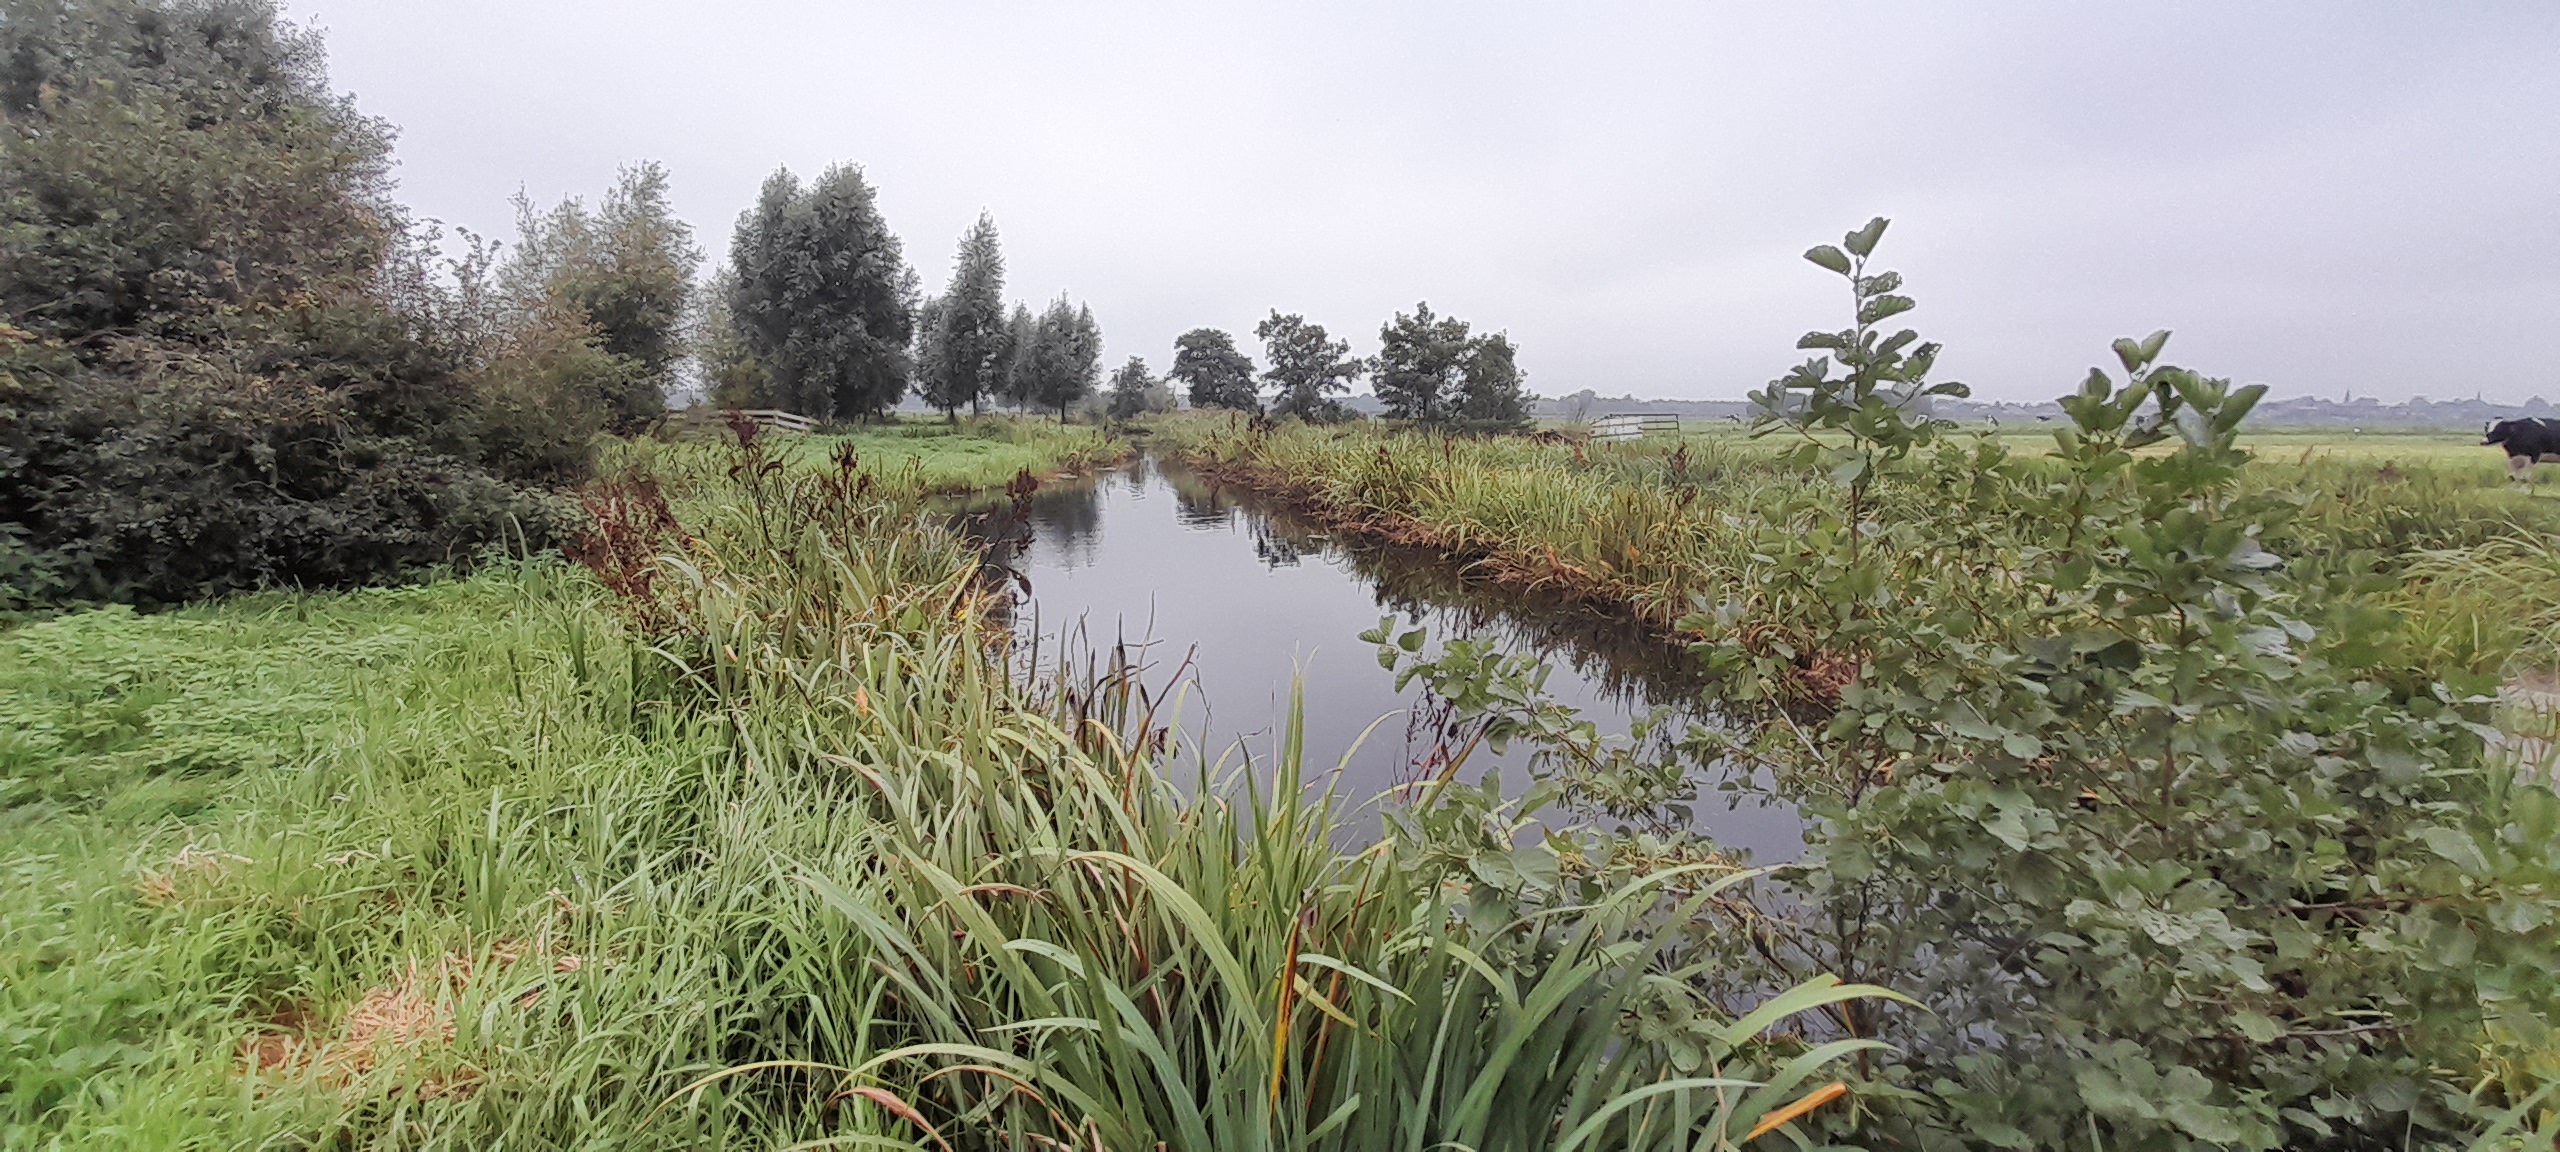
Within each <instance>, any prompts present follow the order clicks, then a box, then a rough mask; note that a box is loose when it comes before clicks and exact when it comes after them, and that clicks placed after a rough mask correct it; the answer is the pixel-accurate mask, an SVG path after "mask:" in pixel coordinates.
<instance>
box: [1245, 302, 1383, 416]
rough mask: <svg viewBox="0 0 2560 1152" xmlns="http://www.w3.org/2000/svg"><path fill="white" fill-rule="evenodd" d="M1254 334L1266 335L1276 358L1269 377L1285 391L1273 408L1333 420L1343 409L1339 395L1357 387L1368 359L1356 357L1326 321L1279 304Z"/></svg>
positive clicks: (1266, 348) (1266, 353)
mask: <svg viewBox="0 0 2560 1152" xmlns="http://www.w3.org/2000/svg"><path fill="white" fill-rule="evenodd" d="M1253 334H1254V335H1256V336H1259V337H1261V338H1262V353H1263V359H1264V360H1266V361H1268V362H1269V363H1270V367H1268V368H1265V369H1264V370H1263V373H1262V377H1263V379H1264V380H1265V381H1266V382H1268V383H1269V384H1270V385H1271V386H1272V387H1273V388H1275V389H1277V390H1278V392H1279V395H1278V396H1277V397H1275V398H1274V399H1273V401H1272V404H1271V410H1272V411H1274V412H1277V413H1279V414H1281V415H1283V416H1296V417H1298V418H1299V419H1302V420H1333V419H1339V418H1340V417H1341V415H1342V402H1341V401H1339V400H1336V399H1334V396H1335V395H1337V394H1339V393H1343V392H1348V391H1350V390H1351V382H1352V381H1353V380H1356V379H1358V378H1359V377H1360V373H1361V371H1362V365H1361V363H1360V361H1358V360H1356V359H1354V358H1352V355H1351V344H1350V342H1349V341H1344V340H1336V339H1333V338H1332V336H1331V335H1330V334H1328V333H1327V332H1326V331H1325V330H1324V325H1322V324H1310V323H1308V322H1307V319H1306V317H1304V316H1299V315H1296V314H1294V313H1290V314H1285V315H1284V314H1282V313H1281V312H1280V311H1278V310H1277V309H1274V310H1273V311H1272V313H1271V315H1270V316H1269V317H1268V318H1266V319H1265V320H1263V322H1262V323H1260V324H1257V325H1255V326H1254V329H1253Z"/></svg>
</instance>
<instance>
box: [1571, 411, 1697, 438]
mask: <svg viewBox="0 0 2560 1152" xmlns="http://www.w3.org/2000/svg"><path fill="white" fill-rule="evenodd" d="M1679 434H1680V418H1679V417H1678V416H1669V415H1664V416H1651V415H1644V414H1640V413H1634V412H1622V413H1616V414H1613V415H1608V416H1603V417H1601V418H1599V419H1597V420H1594V421H1592V422H1591V438H1592V439H1594V440H1637V439H1642V438H1644V437H1646V436H1657V435H1659V436H1677V435H1679Z"/></svg>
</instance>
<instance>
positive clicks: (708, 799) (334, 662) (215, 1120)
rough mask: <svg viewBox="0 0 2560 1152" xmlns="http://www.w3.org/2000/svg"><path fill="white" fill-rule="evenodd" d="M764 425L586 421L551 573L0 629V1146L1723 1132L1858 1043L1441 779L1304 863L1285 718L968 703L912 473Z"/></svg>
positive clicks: (1224, 1141)
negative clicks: (1701, 964)
mask: <svg viewBox="0 0 2560 1152" xmlns="http://www.w3.org/2000/svg"><path fill="white" fill-rule="evenodd" d="M916 439H917V440H919V441H923V442H925V443H926V444H931V443H932V441H934V440H935V439H938V438H935V437H924V436H919V437H916ZM767 448H770V449H773V450H774V453H775V454H787V455H788V456H789V458H790V460H791V462H790V463H787V464H786V465H785V466H784V467H782V468H780V469H770V470H769V469H766V468H765V467H763V465H764V464H765V463H767V462H768V461H770V460H772V459H774V455H769V454H766V452H765V450H766V449H767ZM724 453H725V454H724ZM813 455H814V449H813V446H810V445H805V444H802V445H795V444H791V443H789V442H788V441H776V442H771V443H761V444H759V445H757V446H754V447H750V448H746V449H737V448H730V449H716V450H715V449H713V448H710V447H696V446H685V447H682V448H678V449H673V450H670V449H666V448H664V447H662V446H645V445H635V446H633V447H632V448H631V449H630V450H629V451H628V452H627V454H625V455H624V456H622V458H621V459H620V460H619V461H618V462H617V463H616V465H615V472H614V473H613V474H612V476H611V477H610V478H609V479H608V481H606V482H605V483H603V484H601V485H599V486H597V487H595V488H593V489H591V490H589V491H588V493H587V494H586V499H587V501H588V504H589V507H590V509H591V510H592V511H593V512H594V514H595V516H596V517H597V521H598V524H599V531H598V532H597V534H596V536H595V537H594V538H592V539H591V540H590V541H588V543H587V544H586V545H584V546H583V547H582V548H581V550H580V552H579V555H580V557H581V561H582V562H581V563H577V564H572V563H564V562H562V561H561V560H559V559H556V558H546V557H536V558H532V559H527V560H520V561H508V562H498V563H492V564H489V565H486V566H484V567H482V568H481V569H480V570H479V571H478V572H477V573H476V574H474V575H471V576H469V577H467V578H459V579H445V580H439V581H435V582H432V583H429V584H426V585H424V586H419V587H412V588H402V589H384V590H372V591H358V592H347V593H329V594H308V595H304V594H273V595H264V596H254V597H244V598H237V599H233V600H228V601H223V602H219V603H210V604H204V605H198V606H195V607H190V608H186V609H182V610H177V611H171V612H166V613H161V614H156V615H138V614H135V613H133V612H131V611H128V610H124V609H109V610H98V611H85V612H74V613H69V614H65V615H61V616H57V617H54V618H51V619H47V620H42V621H37V622H26V623H20V624H18V625H15V626H13V627H10V628H8V629H7V630H6V631H0V827H4V828H5V829H6V833H5V837H0V843H5V847H0V869H5V874H6V875H7V876H8V878H9V882H8V884H7V885H6V886H5V888H0V1146H7V1147H38V1146H44V1147H51V1146H61V1147H74V1146H82V1147H105V1146H112V1147H118V1148H208V1149H209V1148H224V1149H229V1148H251V1147H314V1146H331V1147H368V1148H372V1147H382V1148H447V1147H450V1148H475V1149H476V1148H495V1147H512V1148H525V1147H533V1148H553V1147H558V1148H573V1147H592V1148H599V1149H601V1148H614V1149H626V1148H725V1147H755V1148H775V1147H891V1148H1012V1147H1030V1146H1035V1145H1036V1146H1042V1147H1075V1148H1093V1149H1100V1148H1149V1147H1164V1148H1178V1149H1186V1150H1194V1152H1209V1150H1211V1149H1218V1150H1226V1152H1232V1150H1236V1149H1253V1148H1313V1149H1337V1148H1338V1149H1346V1150H1347V1149H1370V1148H1384V1147H1395V1148H1410V1149H1416V1150H1419V1149H1425V1148H1430V1147H1440V1146H1448V1145H1450V1144H1453V1143H1455V1144H1463V1145H1465V1146H1468V1147H1474V1148H1480V1149H1486V1150H1488V1152H1490V1150H1495V1149H1509V1150H1516V1152H1529V1150H1531V1149H1540V1148H1549V1147H1555V1146H1557V1145H1558V1141H1559V1139H1560V1137H1561V1136H1570V1137H1572V1139H1571V1140H1569V1141H1565V1142H1567V1143H1578V1144H1583V1145H1585V1146H1600V1147H1611V1148H1627V1147H1632V1148H1666V1149H1668V1148H1692V1147H1718V1148H1722V1147H1734V1146H1737V1145H1739V1144H1740V1143H1741V1142H1742V1141H1743V1139H1744V1137H1745V1135H1746V1133H1748V1132H1750V1130H1751V1129H1752V1128H1753V1125H1754V1123H1755V1121H1757V1120H1760V1119H1761V1118H1763V1117H1764V1116H1770V1115H1772V1114H1774V1113H1776V1112H1777V1110H1779V1109H1780V1108H1781V1107H1782V1106H1784V1105H1787V1104H1788V1103H1789V1102H1790V1101H1791V1100H1794V1099H1797V1098H1798V1097H1799V1096H1801V1095H1803V1094H1804V1093H1805V1092H1806V1090H1807V1089H1808V1088H1810V1087H1812V1086H1813V1085H1818V1084H1821V1083H1822V1082H1823V1081H1824V1080H1826V1079H1828V1078H1829V1077H1831V1076H1832V1075H1835V1074H1839V1073H1841V1072H1844V1071H1846V1070H1847V1069H1846V1067H1845V1065H1843V1064H1842V1063H1841V1061H1842V1059H1843V1058H1844V1057H1848V1056H1852V1055H1854V1054H1855V1053H1856V1052H1858V1051H1859V1050H1861V1049H1864V1048H1867V1047H1870V1045H1865V1044H1849V1045H1845V1046H1844V1045H1838V1044H1834V1045H1828V1046H1817V1045H1816V1044H1814V1043H1812V1042H1809V1041H1808V1040H1806V1039H1805V1038H1804V1037H1803V1035H1801V1033H1800V1032H1799V1031H1798V1030H1796V1029H1795V1028H1793V1027H1791V1026H1788V1024H1787V1022H1788V1021H1789V1020H1790V1019H1792V1018H1795V1017H1796V1015H1797V1014H1798V1013H1802V1012H1806V1011H1813V1012H1820V1011H1824V1010H1827V1009H1830V1008H1833V1007H1836V1006H1837V1005H1838V1004H1840V1003H1842V1002H1844V1001H1846V1000H1849V999H1853V998H1856V997H1859V996H1864V995H1869V994H1873V990H1868V989H1860V988H1856V987H1844V986H1838V985H1837V984H1836V982H1823V981H1814V982H1808V983H1807V984H1805V985H1804V986H1803V987H1801V988H1798V989H1794V990H1792V991H1790V990H1787V989H1783V988H1777V989H1766V988H1764V989H1759V990H1757V994H1756V995H1754V996H1753V997H1751V998H1750V999H1751V1000H1757V999H1758V998H1759V997H1760V996H1762V995H1776V996H1778V997H1779V999H1780V1000H1781V1001H1783V1002H1772V1003H1770V1004H1769V1005H1768V1006H1767V1008H1766V1009H1765V1010H1763V1011H1760V1012H1757V1013H1753V1014H1750V1015H1748V1016H1740V1014H1739V1013H1738V1012H1736V1011H1734V1010H1732V1009H1733V1006H1735V1005H1737V1004H1741V1005H1744V1006H1747V1005H1748V1003H1749V1002H1750V1001H1749V1000H1735V999H1731V998H1725V997H1717V996H1711V995H1710V990H1709V989H1707V988H1705V987H1702V986H1701V987H1692V986H1690V985H1687V984H1683V983H1681V982H1678V981H1671V982H1664V981H1658V980H1641V979H1635V978H1634V977H1635V975H1637V974H1638V973H1640V972H1644V971H1650V970H1654V969H1658V968H1660V967H1662V966H1663V965H1665V964H1668V963H1672V962H1673V958H1674V957H1676V956H1679V955H1684V954H1687V953H1688V952H1690V951H1693V950H1694V949H1695V948H1696V947H1697V946H1698V945H1697V941H1698V934H1699V932H1700V931H1702V930H1703V929H1702V928H1701V927H1700V926H1698V925H1695V924H1693V923H1692V922H1691V920H1690V919H1689V918H1687V917H1686V916H1684V915H1680V914H1676V913H1678V910H1679V909H1683V908H1685V909H1689V910H1691V911H1694V910H1695V909H1696V908H1697V907H1698V906H1699V905H1700V904H1701V903H1702V902H1704V901H1707V900H1710V899H1713V898H1715V896H1716V894H1717V892H1718V891H1719V890H1720V888H1721V887H1723V886H1724V885H1726V884H1728V883H1730V882H1733V881H1734V880H1736V879H1737V878H1736V877H1735V876H1734V874H1733V873H1734V870H1733V869H1732V868H1731V867H1729V866H1719V865H1717V864H1716V863H1715V862H1713V861H1711V860H1710V861H1702V862H1699V863H1697V864H1695V865H1692V866H1690V867H1688V868H1686V869H1684V870H1681V871H1677V872H1671V873H1663V872H1659V871H1655V872H1646V873H1638V872H1631V871H1629V870H1627V869H1624V868H1615V867H1612V866H1611V865H1609V864H1608V863H1607V862H1606V861H1605V860H1594V861H1590V862H1587V863H1584V864H1579V865H1577V864H1574V863H1573V862H1571V861H1566V862H1565V869H1566V870H1565V872H1564V873H1563V875H1561V876H1560V875H1559V874H1558V871H1557V868H1558V860H1557V858H1556V857H1554V856H1553V855H1551V854H1549V853H1548V851H1547V850H1546V849H1545V848H1543V847H1540V848H1532V849H1516V848H1515V847H1514V842H1513V839H1512V837H1511V836H1509V835H1507V834H1497V833H1496V832H1495V831H1494V828H1496V827H1498V825H1488V824H1486V823H1484V817H1485V816H1486V815H1487V814H1486V813H1484V812H1482V811H1480V810H1478V809H1476V808H1472V807H1468V805H1470V804H1473V803H1475V802H1476V800H1475V799H1474V797H1475V793H1473V792H1472V791H1470V790H1468V789H1465V788H1457V787H1453V788H1451V789H1449V790H1448V792H1447V797H1448V799H1447V801H1446V802H1445V803H1444V804H1442V805H1440V806H1439V807H1437V808H1433V807H1431V806H1425V807H1424V808H1422V809H1418V811H1421V812H1431V811H1438V812H1440V813H1441V815H1439V816H1437V817H1433V818H1431V819H1421V820H1416V821H1413V822H1409V823H1406V824H1402V825H1399V826H1397V828H1396V829H1394V830H1391V833H1390V835H1389V837H1388V839H1387V840H1385V841H1382V842H1380V843H1377V844H1375V845H1370V846H1365V847H1364V846H1345V845H1342V844H1340V843H1339V842H1338V838H1339V829H1338V817H1337V814H1336V810H1335V808H1334V806H1333V802H1332V800H1331V798H1330V797H1329V796H1327V795H1326V794H1325V793H1324V792H1322V791H1321V790H1315V791H1309V790H1305V789H1302V787H1301V784H1302V779H1303V778H1302V775H1301V766H1300V765H1298V764H1297V763H1296V757H1295V753H1294V744H1293V743H1291V742H1287V741H1284V742H1283V744H1282V746H1281V747H1280V748H1279V749H1278V750H1277V751H1278V755H1277V756H1276V757H1272V758H1264V759H1263V762H1262V763H1261V765H1260V767H1259V769H1258V771H1257V775H1256V777H1255V778H1252V779H1246V778H1243V777H1241V776H1239V775H1236V774H1234V773H1233V771H1232V770H1231V769H1229V768H1222V767H1218V766H1215V765H1201V764H1193V763H1181V762H1176V761H1174V760H1171V759H1169V758H1168V754H1167V753H1165V752H1164V751H1163V743H1162V741H1160V740H1159V739H1157V733H1159V732H1160V729H1158V728H1156V727H1154V726H1153V725H1152V724H1151V717H1150V715H1149V707H1150V706H1149V705H1148V704H1147V702H1146V698H1145V697H1144V696H1143V695H1142V694H1141V693H1140V692H1139V691H1138V690H1137V688H1136V686H1134V685H1133V684H1131V683H1130V682H1129V681H1128V680H1126V679H1125V678H1117V677H1113V676H1111V675H1109V674H1108V673H1107V672H1105V673H1104V674H1102V675H1100V676H1097V677H1090V678H1085V679H1079V680H1073V681H1064V682H1060V683H1057V684H1047V685H1025V684H1021V683H1017V682H1015V681H1014V680H1012V679H1011V678H1010V677H1009V676H1008V675H1007V674H1006V672H1005V666H1004V663H1003V661H1002V657H1001V653H1000V651H999V650H998V649H997V647H996V641H995V637H996V636H998V635H1000V634H1001V632H1002V629H1001V628H1000V627H997V628H993V629H989V628H987V627H986V626H984V624H983V623H982V616H983V613H982V610H981V609H982V604H981V601H980V599H979V597H980V596H981V595H982V591H981V589H980V586H979V584H978V583H977V573H976V557H975V555H974V554H973V553H972V552H970V551H969V549H968V548H967V547H966V546H964V544H963V543H962V542H961V541H960V540H959V539H958V538H957V537H955V536H954V535H952V534H951V533H949V532H948V531H946V530H945V529H944V528H943V527H942V526H941V518H940V517H939V516H938V515H936V514H933V513H930V512H929V511H928V510H927V504H926V501H925V496H926V494H927V489H928V487H930V486H932V485H933V484H934V483H935V480H934V477H936V476H938V475H952V474H956V473H954V472H949V471H946V472H943V473H936V472H935V471H933V469H932V468H931V467H929V466H928V467H923V468H904V467H901V468H898V469H896V470H895V471H892V472H888V473H885V474H884V473H881V472H876V471H870V470H868V466H867V465H865V466H846V465H840V464H838V463H836V462H835V461H834V459H833V458H832V457H831V456H829V457H826V458H824V459H825V462H824V463H816V462H813V461H812V460H811V459H810V457H811V456H813ZM887 455H889V453H888V452H887V451H886V450H883V451H882V452H881V456H887ZM917 458H918V459H926V458H928V456H919V457H917ZM864 459H865V460H870V459H872V457H870V456H869V455H868V454H867V453H866V455H865V457H864ZM944 459H945V460H948V459H949V457H947V456H946V457H944ZM1024 466H1028V465H1024ZM988 467H989V472H990V474H991V473H992V471H993V466H988ZM1311 770H1312V766H1311V767H1310V769H1309V771H1310V773H1311ZM1176 778H1180V779H1185V780H1189V781H1195V782H1198V781H1204V780H1205V781H1207V783H1205V784H1199V785H1197V786H1194V787H1189V788H1184V789H1177V788H1174V787H1172V786H1171V781H1172V780H1174V779H1176ZM1634 1017H1641V1018H1645V1019H1649V1020H1654V1021H1658V1022H1659V1023H1658V1024H1657V1025H1655V1026H1653V1027H1652V1028H1651V1029H1650V1030H1649V1031H1648V1032H1646V1033H1645V1034H1643V1035H1642V1036H1637V1037H1633V1038H1631V1036H1630V1034H1629V1033H1627V1032H1626V1031H1625V1030H1624V1028H1623V1022H1624V1021H1625V1020H1627V1019H1630V1018H1634ZM1719 1077H1721V1078H1722V1079H1721V1080H1720V1079H1719ZM1738 1082H1749V1083H1753V1084H1759V1085H1762V1086H1761V1087H1756V1088H1738V1087H1736V1084H1737V1083H1738ZM1719 1084H1722V1085H1724V1086H1725V1088H1726V1090H1724V1091H1715V1090H1711V1089H1712V1088H1713V1087H1714V1086H1716V1085H1719ZM1837 1094H1838V1093H1837V1091H1836V1090H1833V1091H1828V1092H1824V1093H1820V1094H1818V1095H1817V1096H1816V1097H1814V1099H1816V1100H1818V1101H1829V1100H1831V1099H1832V1098H1833V1097H1834V1096H1836V1095H1837ZM1390 1105H1392V1106H1390ZM1854 1107H1856V1105H1854V1104H1852V1105H1834V1106H1832V1107H1830V1108H1829V1109H1827V1110H1826V1114H1825V1115H1822V1116H1816V1117H1812V1118H1810V1119H1807V1120H1806V1121H1804V1123H1807V1124H1812V1123H1817V1122H1823V1121H1827V1120H1830V1119H1832V1118H1834V1117H1835V1116H1845V1115H1847V1114H1848V1113H1849V1112H1850V1111H1851V1109H1852V1108H1854ZM1799 1111H1801V1109H1800V1110H1799ZM1794 1114H1795V1113H1792V1112H1790V1113H1785V1114H1784V1115H1780V1116H1779V1117H1778V1119H1784V1118H1785V1116H1792V1115H1794ZM1775 1123H1776V1121H1775V1120H1773V1121H1772V1126H1773V1127H1774V1126H1775ZM1031 1135H1036V1136H1038V1137H1039V1138H1040V1139H1039V1140H1037V1141H1033V1142H1032V1143H1028V1144H1026V1143H1020V1141H1022V1140H1024V1139H1025V1138H1026V1137H1028V1136H1031Z"/></svg>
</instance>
